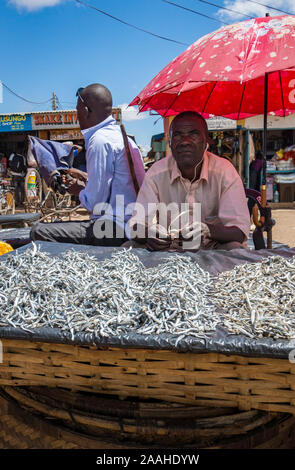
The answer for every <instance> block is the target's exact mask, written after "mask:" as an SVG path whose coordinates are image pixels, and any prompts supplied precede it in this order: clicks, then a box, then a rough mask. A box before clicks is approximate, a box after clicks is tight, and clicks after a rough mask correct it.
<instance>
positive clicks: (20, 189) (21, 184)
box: [12, 175, 25, 206]
mask: <svg viewBox="0 0 295 470" xmlns="http://www.w3.org/2000/svg"><path fill="white" fill-rule="evenodd" d="M12 183H13V186H14V193H15V204H16V205H17V206H21V205H22V204H23V202H24V200H25V179H24V177H23V176H21V175H19V176H18V175H13V176H12Z"/></svg>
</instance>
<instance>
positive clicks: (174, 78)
mask: <svg viewBox="0 0 295 470" xmlns="http://www.w3.org/2000/svg"><path fill="white" fill-rule="evenodd" d="M130 105H138V107H139V111H147V110H151V109H152V110H155V111H157V112H158V113H159V114H161V115H162V116H170V115H175V114H178V113H180V112H182V111H189V110H190V111H197V112H199V113H201V114H202V115H203V116H204V117H209V116H210V115H216V116H224V117H228V118H231V119H243V118H247V117H250V116H254V115H257V114H264V139H263V149H264V151H263V153H264V167H263V181H262V187H261V196H262V197H261V199H262V201H261V205H262V208H265V207H266V129H267V113H271V114H275V115H278V116H286V115H288V114H291V113H295V16H290V15H284V16H277V17H263V18H254V19H251V20H248V21H243V22H241V23H235V24H233V25H229V26H223V27H222V28H220V29H219V30H217V31H214V32H213V33H210V34H207V35H206V36H203V37H202V38H200V39H198V40H197V41H196V42H195V43H194V44H192V45H191V46H190V47H189V48H188V49H187V50H186V51H185V52H183V53H182V54H181V55H180V56H178V57H177V58H176V59H174V60H173V61H172V62H170V64H168V65H167V66H166V67H165V68H164V69H163V70H162V71H161V72H160V73H158V75H156V77H155V78H154V79H153V80H152V81H151V82H150V83H149V84H148V85H147V86H146V87H145V88H144V89H143V90H142V91H141V92H140V93H139V95H138V96H137V97H136V98H134V100H133V101H132V102H131V103H130ZM266 219H270V211H269V212H268V213H267V212H266V211H265V213H264V214H263V216H262V217H261V219H260V221H257V225H258V226H260V228H261V229H262V230H263V228H264V230H267V233H268V247H271V223H268V225H267V226H265V225H264V223H265V220H266Z"/></svg>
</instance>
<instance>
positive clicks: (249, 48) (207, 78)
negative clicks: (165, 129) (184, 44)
mask: <svg viewBox="0 0 295 470" xmlns="http://www.w3.org/2000/svg"><path fill="white" fill-rule="evenodd" d="M293 67H294V68H293ZM265 75H267V76H268V90H269V91H268V112H272V113H274V114H276V115H280V116H285V115H287V114H290V113H293V112H295V16H289V15H285V16H278V17H264V18H255V19H252V20H248V21H243V22H242V23H235V24H233V25H229V26H223V27H222V28H220V29H219V30H217V31H214V32H213V33H210V34H207V35H206V36H204V37H202V38H201V39H198V41H196V42H195V43H194V44H192V45H191V46H190V47H189V48H188V49H187V50H186V51H185V52H183V53H182V54H181V55H180V56H178V57H177V58H176V59H174V60H173V61H172V62H170V64H168V65H167V66H166V67H165V68H164V69H163V70H162V71H161V72H160V73H158V75H156V77H155V78H154V79H153V80H152V81H151V82H150V83H149V84H148V85H147V86H146V87H145V88H144V89H143V90H142V91H141V92H140V93H139V95H138V96H137V97H136V98H134V100H133V101H132V102H131V103H130V105H138V106H139V110H140V111H147V110H149V109H153V110H155V111H157V112H158V113H159V114H161V115H162V116H169V115H175V114H178V113H180V112H182V111H184V110H193V111H198V112H200V113H202V114H203V115H205V117H207V116H208V115H210V114H213V115H217V116H225V117H228V118H231V119H243V118H247V117H250V116H254V115H257V114H263V113H264V88H265V80H264V77H265Z"/></svg>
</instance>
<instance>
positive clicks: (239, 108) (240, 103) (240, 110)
mask: <svg viewBox="0 0 295 470" xmlns="http://www.w3.org/2000/svg"><path fill="white" fill-rule="evenodd" d="M246 83H247V82H245V83H244V89H243V93H242V98H241V101H240V106H239V112H238V116H237V121H238V120H239V118H240V112H241V108H242V103H243V99H244V94H245V88H246Z"/></svg>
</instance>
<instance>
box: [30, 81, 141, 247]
mask: <svg viewBox="0 0 295 470" xmlns="http://www.w3.org/2000/svg"><path fill="white" fill-rule="evenodd" d="M76 96H77V114H78V120H79V124H80V128H81V132H82V134H83V136H84V139H85V147H86V166H87V173H85V172H82V171H79V170H76V169H70V170H69V173H70V175H71V176H72V177H74V178H73V179H72V180H70V182H69V184H68V190H69V192H70V193H71V194H75V195H79V198H80V202H81V204H82V206H83V207H85V208H86V209H87V210H88V211H89V212H90V217H91V219H90V220H85V221H80V222H74V221H70V222H54V223H51V224H48V223H47V224H46V223H38V224H36V225H35V226H34V227H33V228H32V230H31V239H32V240H43V241H57V242H63V243H78V244H85V245H99V246H120V245H122V244H123V243H124V242H125V241H126V240H127V236H126V233H125V226H126V223H127V222H128V220H129V218H130V216H131V212H130V211H126V208H127V206H128V205H129V204H132V203H134V202H135V200H136V192H135V189H134V185H133V180H132V177H131V173H130V169H129V165H128V160H127V156H126V153H125V149H124V141H123V136H122V133H121V130H120V127H119V126H118V125H117V124H116V121H115V119H114V118H113V117H112V104H113V103H112V95H111V93H110V91H109V90H108V89H107V88H106V87H105V86H104V85H101V84H97V83H96V84H92V85H89V86H87V87H86V88H79V90H78V91H77V94H76ZM128 143H129V148H130V152H131V157H132V161H133V165H134V170H135V174H136V178H137V181H138V184H139V186H140V185H141V183H142V181H143V178H144V174H145V172H144V165H143V161H142V157H141V154H140V152H139V149H138V148H137V146H136V144H135V142H134V141H133V140H132V139H128ZM104 205H107V206H108V209H107V210H105V211H104V207H105V206H104ZM104 212H105V213H104Z"/></svg>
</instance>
